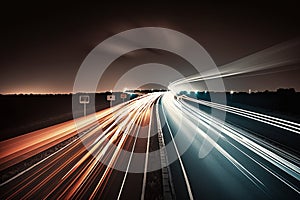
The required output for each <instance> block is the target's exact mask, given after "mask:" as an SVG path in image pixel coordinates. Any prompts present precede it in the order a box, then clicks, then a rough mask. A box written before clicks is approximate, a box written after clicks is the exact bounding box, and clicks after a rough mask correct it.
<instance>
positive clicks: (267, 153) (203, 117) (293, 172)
mask: <svg viewBox="0 0 300 200" xmlns="http://www.w3.org/2000/svg"><path fill="white" fill-rule="evenodd" d="M180 103H181V104H182V108H184V111H183V113H184V114H185V116H186V115H187V116H190V118H193V120H190V121H187V123H191V122H193V121H197V120H199V122H200V123H201V122H202V124H203V125H205V124H206V126H207V124H209V125H210V126H211V127H213V128H215V129H216V130H217V131H218V132H219V133H220V134H226V135H227V136H229V137H230V138H232V139H234V140H235V141H237V142H238V143H239V144H242V145H243V146H245V147H247V148H248V149H249V150H251V151H252V152H254V153H256V154H257V155H259V156H261V157H262V158H264V159H265V160H267V161H268V162H270V163H272V164H273V165H275V166H277V167H278V168H280V169H282V170H283V171H284V172H286V173H287V174H289V175H290V176H292V177H294V178H296V179H297V180H298V181H299V180H300V176H299V174H300V169H299V167H298V166H296V165H294V164H293V163H291V162H290V161H289V160H287V159H288V158H290V156H289V154H288V153H287V152H285V151H284V150H281V155H283V156H284V157H281V156H279V155H277V154H275V153H273V152H272V150H273V151H274V149H273V148H272V145H270V144H268V143H266V142H264V143H261V144H264V145H265V147H263V146H261V145H259V144H258V143H256V142H253V141H252V140H250V139H248V137H246V136H245V135H247V136H249V135H250V134H248V133H245V132H242V131H241V130H239V129H237V128H235V127H234V126H232V125H229V124H227V123H224V122H221V121H219V120H218V119H216V118H214V117H212V116H210V115H208V114H206V113H204V112H202V111H200V110H198V109H196V108H195V107H192V106H191V105H188V104H187V103H185V102H184V101H180ZM205 121H206V123H205ZM203 122H204V123H203ZM190 126H191V127H192V124H191V125H190ZM194 126H195V125H194ZM201 131H202V130H201ZM205 138H208V139H209V137H205ZM252 138H253V137H252ZM222 139H224V137H222ZM257 140H258V139H257ZM266 148H268V149H266ZM275 151H277V149H275ZM285 155H287V156H285ZM296 159H297V158H296ZM298 163H299V160H298ZM267 171H268V172H270V171H269V170H267ZM274 173H275V172H272V174H274ZM276 177H280V175H277V176H276ZM279 180H281V181H282V182H283V183H285V184H287V185H288V186H289V187H290V188H291V189H293V190H294V191H296V192H297V193H299V188H297V186H295V185H293V184H292V183H290V182H289V181H288V180H285V179H283V178H279Z"/></svg>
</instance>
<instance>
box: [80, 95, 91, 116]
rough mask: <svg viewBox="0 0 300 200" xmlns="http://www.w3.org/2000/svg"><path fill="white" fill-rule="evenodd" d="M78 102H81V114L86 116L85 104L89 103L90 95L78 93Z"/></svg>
mask: <svg viewBox="0 0 300 200" xmlns="http://www.w3.org/2000/svg"><path fill="white" fill-rule="evenodd" d="M79 103H80V104H83V114H84V116H86V104H88V103H90V97H89V96H88V95H80V96H79Z"/></svg>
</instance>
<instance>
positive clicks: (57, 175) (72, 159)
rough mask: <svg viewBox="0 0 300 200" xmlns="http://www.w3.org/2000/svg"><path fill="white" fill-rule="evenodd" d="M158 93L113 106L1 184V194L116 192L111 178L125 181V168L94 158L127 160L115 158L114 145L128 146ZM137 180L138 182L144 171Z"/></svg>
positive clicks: (56, 196)
mask: <svg viewBox="0 0 300 200" xmlns="http://www.w3.org/2000/svg"><path fill="white" fill-rule="evenodd" d="M158 97H159V95H152V96H147V95H145V96H144V97H142V98H140V99H137V100H134V101H132V102H130V103H127V104H124V105H123V106H122V107H120V109H119V110H114V113H113V114H112V113H109V114H108V115H106V116H103V118H100V119H99V121H100V122H101V119H103V121H102V122H103V123H100V125H99V126H95V127H93V128H91V127H90V126H89V129H90V130H89V131H86V133H84V134H82V135H81V138H78V139H76V140H75V141H73V142H72V143H70V144H68V145H67V146H65V147H64V148H63V149H61V150H59V151H58V152H56V153H54V154H53V155H51V156H49V157H47V158H45V159H44V160H42V161H40V162H39V163H37V164H36V165H35V166H33V167H31V168H29V169H27V170H26V171H24V172H22V173H20V174H19V175H17V176H16V177H14V178H13V179H11V180H9V181H7V182H4V183H1V191H3V192H1V199H28V198H33V197H34V198H39V199H42V198H52V199H59V198H71V197H73V198H75V197H76V198H87V197H89V198H100V197H101V198H102V197H104V196H105V195H106V196H108V197H110V198H111V197H113V196H115V197H117V196H118V194H119V191H120V187H119V186H120V184H119V185H117V184H115V180H117V179H119V180H124V176H125V174H126V173H124V172H120V171H116V170H113V169H112V168H110V167H107V166H106V165H104V164H103V163H101V162H99V160H98V159H96V158H103V159H104V161H106V162H107V164H108V163H109V164H110V165H114V164H115V163H116V162H118V161H119V162H124V163H125V164H126V163H127V162H128V161H126V159H124V158H122V157H120V151H119V149H123V148H125V149H130V148H132V145H133V141H135V139H136V138H135V137H132V136H131V135H133V136H134V135H135V134H139V130H138V129H139V127H141V125H143V124H147V123H149V121H150V120H149V119H150V118H149V111H150V110H152V109H153V103H154V101H155V100H156V99H157V98H158ZM118 111H119V112H118ZM124 113H125V114H124ZM124 122H126V123H124ZM128 127H129V128H128ZM95 140H96V142H95ZM146 141H147V140H146ZM83 143H84V144H85V145H86V146H88V148H89V149H90V151H87V149H86V146H83ZM112 143H113V144H115V145H116V146H117V148H115V145H111V144H112ZM145 144H147V143H145V142H142V140H141V141H138V142H137V147H138V148H140V150H142V149H146V148H145ZM132 150H134V148H132ZM91 152H92V153H93V154H94V155H91V154H92V153H91ZM128 177H129V176H128ZM112 180H114V181H112ZM125 180H126V179H125ZM127 181H130V182H131V181H133V182H135V179H133V180H130V177H129V178H128V180H127ZM139 181H140V182H143V174H141V177H140V178H139ZM113 189H115V191H114V190H113ZM105 190H106V192H105ZM107 191H108V192H107ZM125 191H126V192H125V193H124V194H127V193H129V191H127V189H126V188H125ZM141 191H142V184H141V188H140V191H137V190H136V189H135V190H134V192H132V190H130V193H133V194H135V195H136V196H137V197H138V198H136V199H139V198H140V197H141ZM121 199H123V198H121Z"/></svg>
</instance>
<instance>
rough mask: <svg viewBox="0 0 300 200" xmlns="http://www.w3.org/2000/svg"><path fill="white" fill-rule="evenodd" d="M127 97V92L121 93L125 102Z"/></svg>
mask: <svg viewBox="0 0 300 200" xmlns="http://www.w3.org/2000/svg"><path fill="white" fill-rule="evenodd" d="M126 98H127V94H125V93H122V94H121V99H122V100H123V103H124V99H126Z"/></svg>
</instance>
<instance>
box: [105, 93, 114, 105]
mask: <svg viewBox="0 0 300 200" xmlns="http://www.w3.org/2000/svg"><path fill="white" fill-rule="evenodd" d="M106 100H107V101H109V102H110V107H112V101H115V100H116V96H115V95H107V97H106Z"/></svg>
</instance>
